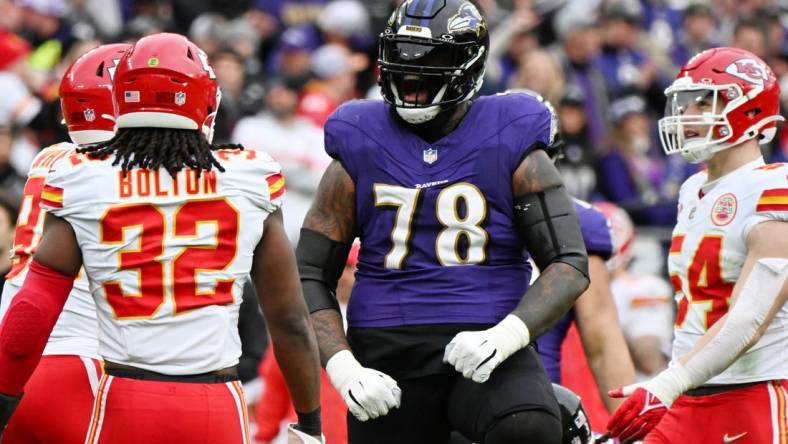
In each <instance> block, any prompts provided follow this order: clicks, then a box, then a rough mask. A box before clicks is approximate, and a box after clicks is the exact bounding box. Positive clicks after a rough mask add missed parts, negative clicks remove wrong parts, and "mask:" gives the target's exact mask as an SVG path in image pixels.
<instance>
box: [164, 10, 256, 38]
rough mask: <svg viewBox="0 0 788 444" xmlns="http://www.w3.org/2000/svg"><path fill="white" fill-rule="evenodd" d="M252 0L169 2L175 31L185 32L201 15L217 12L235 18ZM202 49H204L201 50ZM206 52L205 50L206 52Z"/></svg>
mask: <svg viewBox="0 0 788 444" xmlns="http://www.w3.org/2000/svg"><path fill="white" fill-rule="evenodd" d="M252 1H253V0H170V1H169V2H168V3H170V4H171V6H172V15H173V19H174V21H175V26H176V30H178V31H180V32H186V31H187V30H188V29H189V26H190V24H191V23H192V22H193V21H194V20H195V19H196V18H197V17H198V16H199V15H201V14H204V13H206V12H217V13H220V14H222V15H223V16H224V17H227V18H235V17H237V16H239V15H241V14H243V13H244V12H245V11H247V10H248V9H249V7H250V6H251V3H252ZM203 49H204V48H203ZM206 51H207V50H206Z"/></svg>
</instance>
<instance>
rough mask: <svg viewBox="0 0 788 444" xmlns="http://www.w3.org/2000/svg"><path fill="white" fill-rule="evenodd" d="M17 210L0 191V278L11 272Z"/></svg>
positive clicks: (0, 289) (10, 198)
mask: <svg viewBox="0 0 788 444" xmlns="http://www.w3.org/2000/svg"><path fill="white" fill-rule="evenodd" d="M0 137H1V136H0ZM0 155H2V153H0ZM17 209H18V200H17V199H16V198H15V197H14V196H12V195H10V194H8V193H6V192H5V191H0V251H1V252H2V253H3V254H2V255H0V276H5V275H6V274H7V273H8V272H9V271H10V270H11V255H10V254H9V253H10V252H11V248H12V247H13V243H14V229H15V227H16V219H17ZM3 284H5V279H0V293H2V292H3Z"/></svg>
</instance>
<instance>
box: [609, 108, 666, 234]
mask: <svg viewBox="0 0 788 444" xmlns="http://www.w3.org/2000/svg"><path fill="white" fill-rule="evenodd" d="M610 109H611V120H612V121H613V131H612V132H611V137H610V141H609V142H608V144H607V147H606V148H607V149H606V151H607V152H606V153H605V154H604V155H602V157H601V158H600V159H599V165H598V169H597V178H598V179H599V190H600V191H601V192H602V194H603V195H604V196H605V198H606V199H607V200H610V201H612V202H614V203H616V204H618V205H620V206H621V207H623V208H624V209H625V210H627V212H628V213H629V214H630V215H631V216H632V218H633V219H634V220H635V223H637V224H643V225H665V226H668V225H671V224H673V223H674V222H675V221H676V201H675V200H672V201H666V200H665V198H664V196H663V195H662V186H663V184H664V181H665V168H664V163H663V161H662V159H664V156H662V155H661V153H659V157H657V156H652V154H655V153H657V152H658V150H657V148H656V146H655V143H654V141H653V138H652V129H651V120H650V119H649V116H648V115H647V114H646V104H645V102H644V101H643V99H642V98H640V97H639V96H636V95H629V96H625V97H623V98H621V99H618V100H616V101H615V102H613V104H612V105H611V107H610Z"/></svg>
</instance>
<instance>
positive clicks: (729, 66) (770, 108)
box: [659, 48, 784, 163]
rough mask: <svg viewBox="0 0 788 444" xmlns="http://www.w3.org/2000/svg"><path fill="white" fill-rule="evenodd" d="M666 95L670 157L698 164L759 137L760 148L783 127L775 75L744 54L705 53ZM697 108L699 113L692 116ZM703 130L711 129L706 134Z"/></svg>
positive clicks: (662, 128)
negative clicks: (677, 153)
mask: <svg viewBox="0 0 788 444" xmlns="http://www.w3.org/2000/svg"><path fill="white" fill-rule="evenodd" d="M665 95H666V96H667V98H668V102H667V105H666V109H665V117H664V118H662V119H660V121H659V132H660V138H661V140H662V147H663V148H664V149H665V153H667V154H673V153H676V152H680V153H681V154H682V155H683V156H684V158H685V159H687V160H688V161H689V162H692V163H698V162H704V161H706V160H708V159H709V158H711V156H712V155H713V154H714V153H716V152H718V151H721V150H724V149H726V148H730V147H732V146H736V145H738V144H740V143H742V142H744V141H746V140H750V139H754V138H756V137H757V138H758V143H761V144H763V143H768V142H769V141H771V140H772V138H773V137H774V135H775V133H776V132H777V122H778V121H781V120H784V119H783V118H782V117H781V116H780V85H779V83H778V82H777V79H776V77H775V75H774V73H773V72H772V70H771V69H770V68H769V66H767V65H766V63H764V62H763V60H761V59H760V58H758V57H757V56H755V55H754V54H752V53H750V52H748V51H745V50H743V49H738V48H713V49H709V50H706V51H703V52H701V53H700V54H698V55H696V56H695V57H693V58H692V59H690V60H689V62H687V64H686V65H684V66H683V67H682V68H681V71H679V74H678V76H676V80H675V81H674V82H673V84H672V85H670V87H668V89H666V90H665ZM692 107H695V112H693V113H687V109H688V108H692ZM685 113H687V114H686V115H685ZM687 127H690V128H687ZM697 127H707V128H709V130H708V131H707V133H706V134H705V135H704V134H700V133H698V131H696V130H695V129H694V128H697Z"/></svg>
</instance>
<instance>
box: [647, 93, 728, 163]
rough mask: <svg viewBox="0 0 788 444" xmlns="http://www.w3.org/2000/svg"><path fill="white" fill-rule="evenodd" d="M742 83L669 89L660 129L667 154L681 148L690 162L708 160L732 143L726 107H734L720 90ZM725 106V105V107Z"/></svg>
mask: <svg viewBox="0 0 788 444" xmlns="http://www.w3.org/2000/svg"><path fill="white" fill-rule="evenodd" d="M729 88H733V89H735V90H736V91H737V93H736V94H738V95H739V96H741V92H740V91H741V90H740V89H739V87H738V85H726V86H724V87H712V88H708V87H707V88H702V89H694V88H692V89H682V88H676V89H674V90H673V91H671V92H668V93H666V95H667V98H668V100H667V102H666V104H665V117H663V118H662V119H660V120H659V133H660V138H661V140H662V146H663V148H664V150H665V154H674V153H677V152H680V153H681V155H682V156H683V157H684V159H685V160H687V161H688V162H690V163H699V162H705V161H707V160H708V159H709V158H711V156H712V155H713V154H714V153H716V152H717V151H720V150H722V149H725V148H727V147H729V145H728V144H726V142H727V141H729V140H730V139H731V136H732V135H733V130H732V128H731V125H730V122H729V121H728V118H727V113H726V111H727V110H728V108H731V107H732V106H731V103H729V104H728V105H727V106H726V105H725V104H724V103H723V101H722V99H721V98H720V93H721V92H723V91H726V90H728V89H729ZM723 107H724V108H723Z"/></svg>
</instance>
